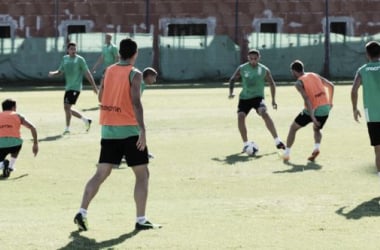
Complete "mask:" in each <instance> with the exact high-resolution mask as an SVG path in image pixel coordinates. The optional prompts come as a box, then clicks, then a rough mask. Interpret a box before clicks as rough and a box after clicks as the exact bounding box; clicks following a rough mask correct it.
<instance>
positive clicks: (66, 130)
mask: <svg viewBox="0 0 380 250" xmlns="http://www.w3.org/2000/svg"><path fill="white" fill-rule="evenodd" d="M62 134H63V135H69V134H70V130H68V129H67V128H66V129H65V130H64V131H63V133H62Z"/></svg>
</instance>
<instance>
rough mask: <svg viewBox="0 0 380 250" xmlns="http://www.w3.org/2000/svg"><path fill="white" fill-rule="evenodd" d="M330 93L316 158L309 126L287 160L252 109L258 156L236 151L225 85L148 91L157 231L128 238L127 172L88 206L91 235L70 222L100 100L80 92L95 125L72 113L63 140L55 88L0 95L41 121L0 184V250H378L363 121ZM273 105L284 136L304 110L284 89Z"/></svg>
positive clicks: (90, 156) (87, 168) (375, 197)
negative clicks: (36, 143)
mask: <svg viewBox="0 0 380 250" xmlns="http://www.w3.org/2000/svg"><path fill="white" fill-rule="evenodd" d="M235 91H236V93H238V92H239V89H236V90H235ZM266 91H267V92H266V93H267V95H268V96H267V104H270V96H269V89H268V88H267V89H266ZM335 93H336V94H335V99H334V100H335V104H334V108H333V110H332V112H331V115H330V118H329V120H328V121H327V123H326V126H325V128H324V129H323V136H324V137H323V141H322V146H321V154H320V156H319V157H318V158H317V161H316V162H315V163H308V162H307V161H306V159H307V157H308V156H309V154H310V153H311V151H312V148H313V134H312V128H311V126H310V125H309V126H308V127H306V128H304V129H302V130H300V131H299V132H298V134H297V137H296V142H295V144H294V146H293V148H292V155H291V160H290V164H289V165H286V164H284V163H283V162H282V160H281V159H280V158H279V156H278V151H277V150H276V149H275V147H274V142H273V139H272V138H271V136H270V133H269V132H268V131H267V129H266V128H265V126H264V122H263V121H262V119H261V118H260V117H258V116H257V115H256V114H254V112H251V113H250V114H249V116H248V119H247V122H248V134H249V138H250V140H254V141H255V142H256V143H257V144H258V145H259V147H260V151H259V153H258V155H257V157H248V156H246V155H244V154H241V153H240V151H241V148H242V143H241V139H240V135H239V132H238V129H237V118H236V106H237V101H238V99H237V98H235V99H233V100H229V99H228V98H227V95H228V89H227V88H193V89H161V88H151V89H148V90H146V91H145V92H144V96H143V103H144V109H145V120H146V127H147V137H148V145H149V149H150V151H151V152H152V153H153V154H154V156H155V158H154V159H152V160H151V164H150V172H151V181H150V193H149V199H148V208H147V212H148V213H147V215H148V217H149V218H150V219H151V220H152V221H153V222H155V223H160V224H162V225H163V228H162V229H160V230H151V231H143V232H139V233H136V232H134V231H133V229H134V220H135V206H134V201H133V185H134V178H133V174H132V172H131V170H129V169H128V168H127V167H126V166H125V165H122V167H121V168H120V169H115V170H114V171H113V172H112V174H111V176H110V177H109V178H108V179H107V180H106V182H105V183H104V184H103V185H102V187H101V189H100V191H99V193H98V195H97V196H96V197H95V199H94V200H93V202H92V203H91V206H90V208H89V217H88V218H89V227H90V230H89V231H87V232H78V231H77V228H76V225H74V223H73V217H74V215H75V213H76V212H77V211H78V209H79V205H80V200H81V196H82V192H83V188H84V185H85V184H86V182H87V180H88V179H89V178H90V177H91V176H92V174H93V173H94V171H95V164H96V162H97V160H98V154H99V140H100V136H99V135H100V131H99V130H100V127H99V125H98V123H97V120H98V110H97V105H98V103H97V98H96V96H95V95H94V94H93V93H92V92H91V91H90V90H86V91H83V92H82V93H81V96H80V97H79V101H78V103H77V105H76V108H78V109H79V110H83V112H84V114H85V115H86V116H88V117H90V118H92V119H93V120H94V122H93V126H92V128H91V130H90V131H89V132H88V133H86V132H85V128H84V125H83V123H82V121H80V120H78V119H75V118H73V120H72V133H71V135H69V136H61V133H62V132H63V129H64V112H63V105H62V98H63V90H59V91H55V90H39V91H22V90H18V91H7V89H4V90H3V91H2V92H1V99H2V100H3V99H5V98H7V97H12V98H15V99H16V100H17V102H18V111H19V112H20V113H23V114H24V115H25V116H26V117H27V118H28V119H30V120H31V121H32V122H33V123H34V124H35V125H36V126H37V129H38V132H39V139H40V152H39V154H38V156H37V157H36V158H34V157H33V155H32V149H31V147H32V144H31V140H30V139H31V135H30V132H29V131H28V130H27V129H23V130H22V134H23V137H24V139H25V141H24V145H23V149H22V151H21V153H20V155H19V159H18V161H17V163H16V164H17V165H16V168H17V170H16V171H15V172H14V173H12V175H11V177H10V178H9V179H7V180H0V190H1V195H0V197H1V205H0V211H1V216H0V228H1V231H2V233H1V236H0V248H1V249H292V250H293V249H378V248H379V245H380V239H379V237H378V234H379V233H378V232H379V231H378V227H379V223H380V217H379V216H380V207H379V204H378V203H379V200H380V195H379V191H380V183H379V178H378V177H377V175H376V171H375V166H374V152H373V149H372V148H371V147H370V146H369V139H368V135H367V131H366V125H365V121H364V120H362V122H361V123H355V122H354V120H353V117H352V111H351V103H350V86H337V87H336V91H335ZM277 103H278V110H277V111H275V110H272V109H271V108H270V107H269V114H270V115H271V116H272V118H273V120H274V122H275V125H276V127H277V130H278V133H279V135H280V136H281V138H282V139H283V140H284V141H285V140H286V136H287V132H288V128H289V126H290V124H291V122H292V121H293V119H294V117H295V116H296V115H297V114H298V112H299V111H300V110H301V108H302V106H303V103H302V99H301V97H300V96H299V94H298V93H297V91H296V90H295V88H294V87H291V86H283V87H278V88H277ZM268 106H270V105H268ZM360 107H362V105H360Z"/></svg>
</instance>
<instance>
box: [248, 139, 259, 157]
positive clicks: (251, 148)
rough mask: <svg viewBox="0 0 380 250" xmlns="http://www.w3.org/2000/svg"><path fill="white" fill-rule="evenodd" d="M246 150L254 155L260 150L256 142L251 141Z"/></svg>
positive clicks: (250, 154)
mask: <svg viewBox="0 0 380 250" xmlns="http://www.w3.org/2000/svg"><path fill="white" fill-rule="evenodd" d="M244 151H245V152H246V153H247V155H249V156H254V155H255V154H256V153H257V152H258V151H259V146H258V145H257V144H256V143H254V142H250V143H249V144H248V145H247V146H246V147H245V149H244Z"/></svg>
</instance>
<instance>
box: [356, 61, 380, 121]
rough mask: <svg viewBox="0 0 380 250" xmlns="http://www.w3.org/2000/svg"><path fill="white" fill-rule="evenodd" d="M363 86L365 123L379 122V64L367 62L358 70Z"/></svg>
mask: <svg viewBox="0 0 380 250" xmlns="http://www.w3.org/2000/svg"><path fill="white" fill-rule="evenodd" d="M358 73H359V75H360V77H361V83H362V85H363V103H364V111H365V116H366V119H367V122H380V62H379V61H377V62H369V63H367V64H365V65H363V66H361V67H360V68H359V69H358Z"/></svg>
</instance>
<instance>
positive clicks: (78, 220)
mask: <svg viewBox="0 0 380 250" xmlns="http://www.w3.org/2000/svg"><path fill="white" fill-rule="evenodd" d="M74 223H75V224H77V225H78V228H79V230H83V231H87V229H88V223H87V218H84V217H83V216H82V214H81V213H77V214H76V215H75V217H74Z"/></svg>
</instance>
